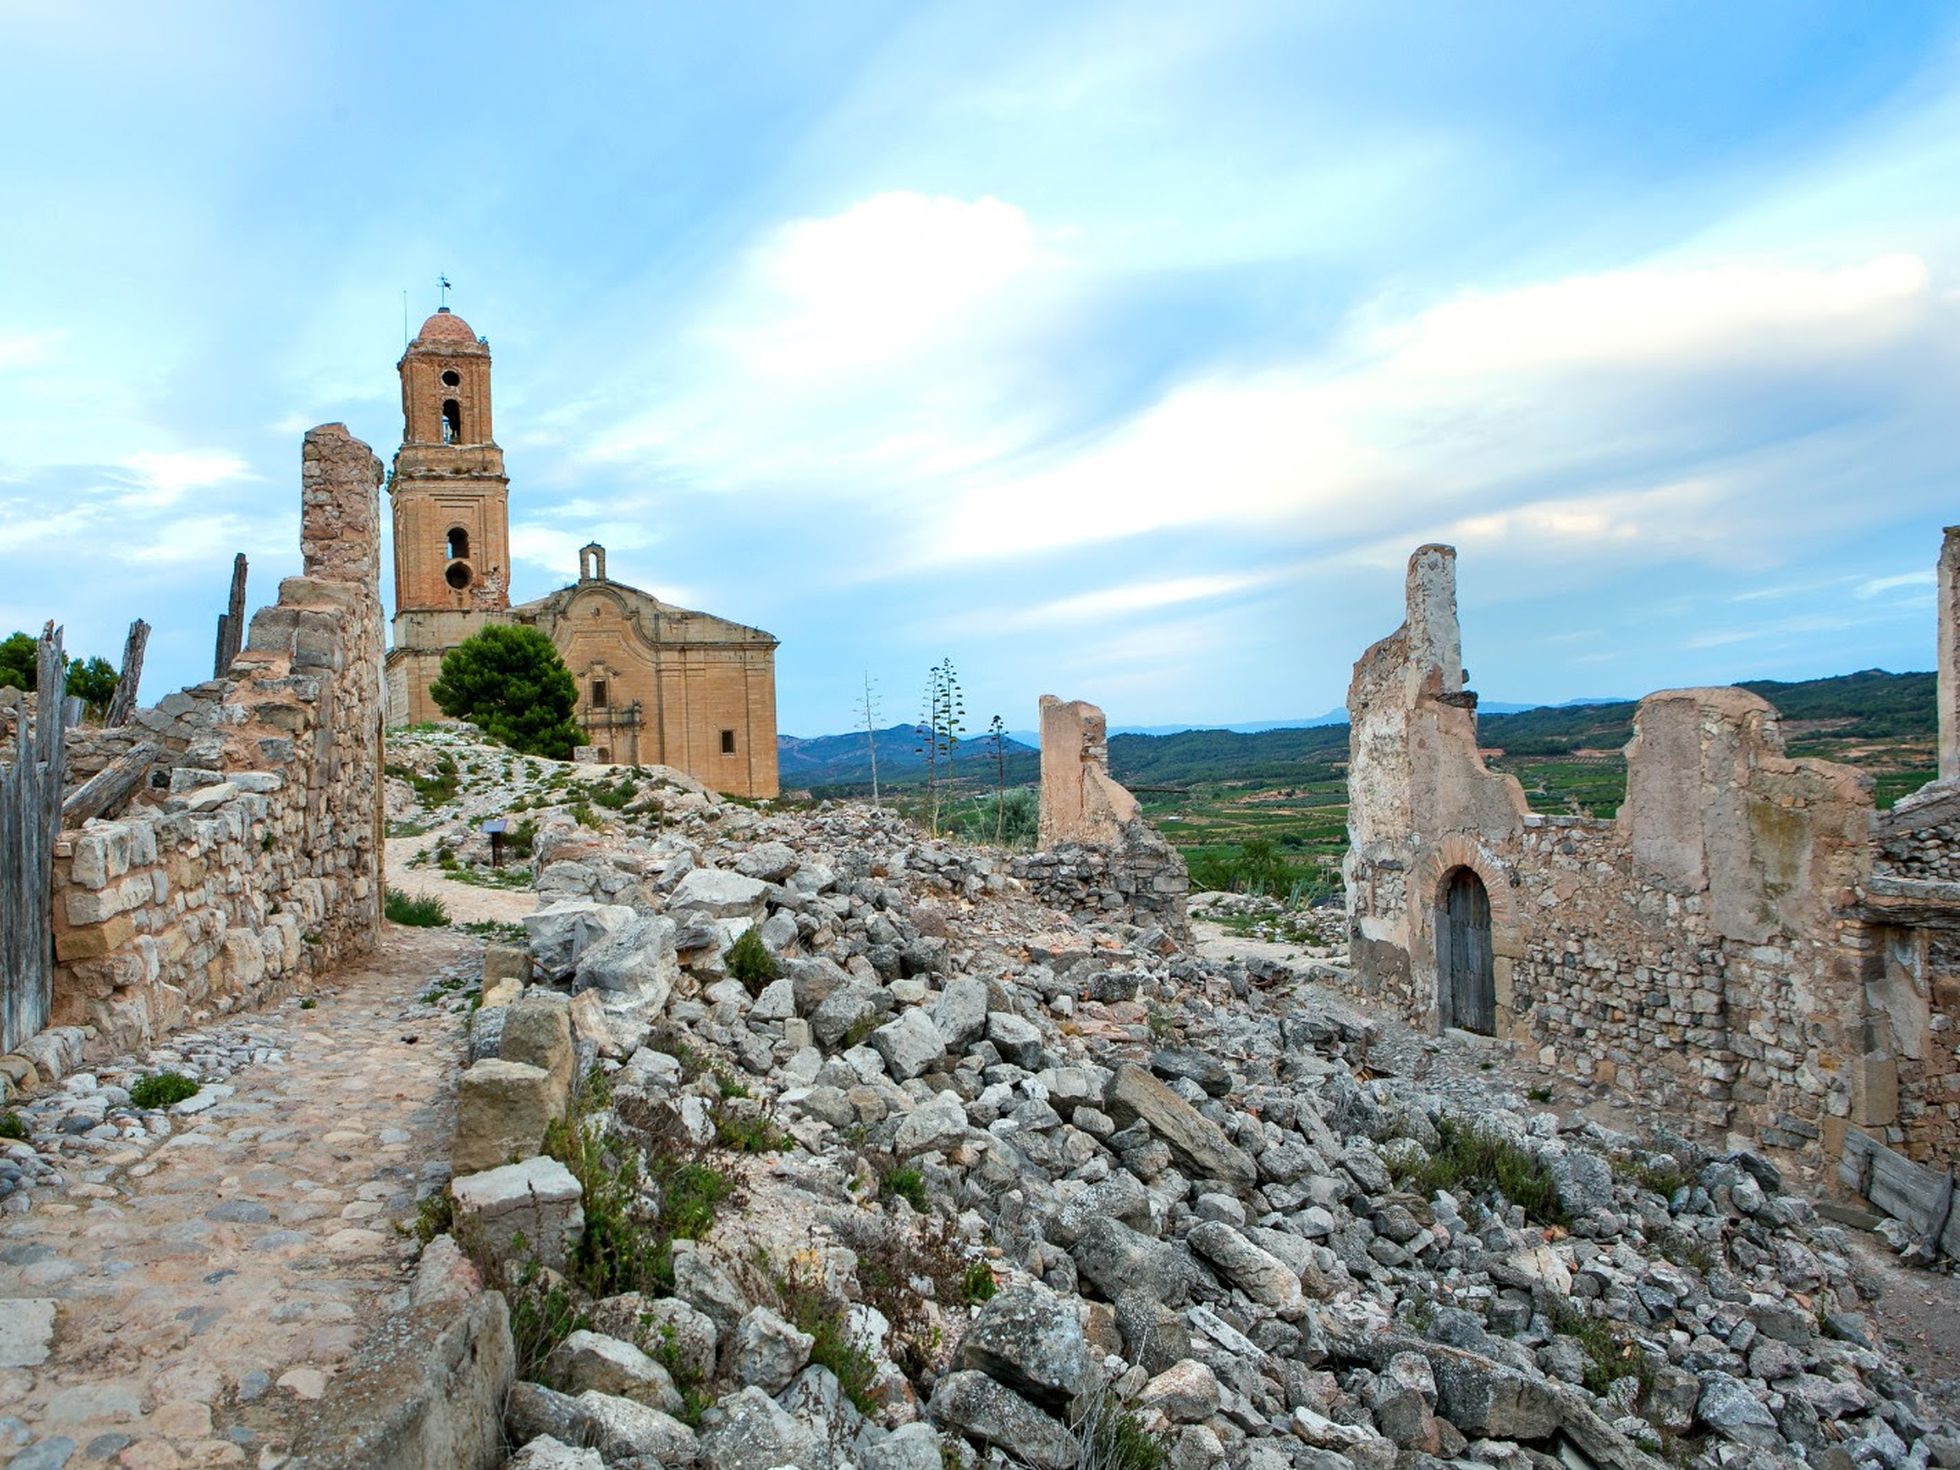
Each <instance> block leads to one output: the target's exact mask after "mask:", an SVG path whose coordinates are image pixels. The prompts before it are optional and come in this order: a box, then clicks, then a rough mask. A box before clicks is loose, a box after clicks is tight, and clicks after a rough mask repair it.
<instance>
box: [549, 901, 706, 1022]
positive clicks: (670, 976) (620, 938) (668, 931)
mask: <svg viewBox="0 0 1960 1470" xmlns="http://www.w3.org/2000/svg"><path fill="white" fill-rule="evenodd" d="M674 934H675V924H674V921H673V920H672V919H670V918H668V917H667V916H666V915H665V914H636V915H635V916H634V918H633V921H632V922H631V923H629V924H625V925H622V926H621V927H620V928H618V929H615V930H614V931H613V932H612V933H610V934H608V935H607V936H606V937H605V938H604V939H601V940H599V941H598V942H597V943H595V944H594V945H592V947H591V948H589V949H587V950H586V951H585V953H584V954H582V955H580V956H579V961H578V969H577V971H576V973H575V974H574V976H573V979H572V985H573V988H574V989H577V990H602V991H604V992H605V993H606V996H607V1000H608V1003H611V1004H619V1005H631V1006H634V1007H636V1008H639V1009H642V1010H645V1011H649V1012H658V1011H660V1010H662V1009H664V1008H665V1007H666V1004H667V997H668V996H670V995H672V994H673V993H674V982H675V981H677V980H679V979H680V974H681V962H680V957H679V955H678V954H677V953H676V952H675V950H674Z"/></svg>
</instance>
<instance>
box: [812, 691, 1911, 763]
mask: <svg viewBox="0 0 1960 1470" xmlns="http://www.w3.org/2000/svg"><path fill="white" fill-rule="evenodd" d="M1933 682H1934V680H1933V675H1931V674H1925V673H1910V674H1891V673H1887V672H1886V671H1885V670H1883V669H1865V670H1862V671H1860V672H1859V673H1855V674H1840V675H1837V676H1835V677H1832V678H1828V679H1807V680H1803V681H1801V682H1797V683H1780V682H1777V681H1774V680H1768V679H1758V680H1752V681H1749V682H1747V683H1744V684H1743V685H1742V686H1741V687H1742V688H1744V689H1748V690H1751V691H1752V692H1754V693H1757V694H1760V695H1762V696H1763V698H1765V699H1767V700H1768V701H1769V702H1770V703H1771V704H1773V705H1775V706H1776V707H1777V709H1778V710H1780V711H1781V712H1782V714H1783V718H1784V725H1785V732H1786V734H1787V735H1788V736H1789V737H1790V739H1791V743H1792V745H1799V744H1813V745H1814V744H1816V743H1817V742H1818V741H1819V740H1820V738H1821V739H1823V740H1826V741H1827V742H1829V743H1836V742H1840V741H1858V740H1865V741H1869V740H1889V739H1915V740H1916V739H1923V738H1930V737H1931V736H1932V735H1933V734H1934V732H1935V729H1936V726H1937V719H1936V716H1935V714H1934V691H1933ZM1634 708H1635V701H1633V700H1628V699H1603V700H1570V701H1568V702H1566V703H1564V704H1551V705H1518V704H1503V703H1497V702H1491V703H1479V705H1478V713H1479V715H1480V717H1481V718H1480V719H1479V722H1478V734H1479V736H1480V737H1481V739H1482V741H1483V743H1484V744H1485V745H1486V746H1490V747H1496V748H1499V749H1502V750H1503V751H1505V752H1506V753H1507V754H1509V755H1515V756H1531V757H1549V758H1557V757H1559V756H1567V755H1571V754H1573V753H1574V752H1577V751H1587V750H1612V751H1617V750H1618V749H1619V747H1621V746H1623V745H1625V744H1626V742H1627V740H1628V739H1629V738H1630V737H1631V735H1632V733H1633V712H1634ZM918 743H919V742H918V738H917V735H916V733H915V732H914V730H913V729H912V727H911V726H910V725H893V726H892V727H891V728H890V729H887V730H880V731H879V732H878V776H879V779H880V781H881V782H888V783H890V784H892V785H905V784H908V783H910V782H914V781H918V780H921V779H923V777H924V773H925V761H924V759H923V758H922V757H921V756H920V755H919V753H918ZM777 744H778V762H779V765H780V767H781V772H782V782H783V785H784V786H786V787H793V788H794V787H831V788H845V787H852V788H854V787H857V786H865V787H867V788H868V786H869V783H870V780H871V763H870V759H869V756H868V753H867V751H866V747H865V737H864V732H863V731H858V732H855V733H853V734H849V735H822V736H817V737H815V738H813V739H808V738H799V737H797V736H794V735H784V736H781V737H779V739H778V742H777ZM1346 759H1347V711H1346V710H1330V711H1329V712H1328V713H1326V714H1324V715H1319V716H1316V717H1314V718H1312V719H1303V720H1270V721H1257V722H1251V723H1247V724H1238V725H1225V726H1213V727H1210V728H1206V729H1198V728H1192V727H1187V726H1175V725H1174V726H1142V727H1129V728H1119V729H1118V730H1115V731H1112V732H1111V734H1110V740H1109V766H1110V773H1111V774H1112V775H1114V776H1115V777H1116V779H1117V780H1119V781H1122V782H1124V783H1126V784H1128V785H1131V786H1153V785H1154V786H1186V785H1189V784H1191V783H1193V782H1199V781H1252V782H1258V783H1284V782H1288V781H1294V780H1305V779H1308V777H1309V774H1310V773H1317V774H1320V775H1325V774H1326V772H1327V769H1328V768H1329V767H1330V766H1335V765H1338V764H1340V763H1342V762H1344V761H1346ZM956 760H957V765H956V771H957V773H958V775H959V776H960V778H961V781H962V784H965V783H966V782H967V781H968V780H969V779H972V780H975V781H977V782H983V783H984V784H991V783H992V781H993V777H994V771H993V767H992V763H991V751H990V750H988V749H987V744H986V738H985V737H984V736H982V737H978V738H968V739H967V740H965V741H963V742H962V743H961V745H960V748H959V752H958V755H957V758H956ZM1040 764H1041V761H1040V750H1039V737H1038V736H1036V735H1034V734H1032V733H1031V732H1027V731H1021V732H1016V733H1014V734H1012V735H1010V737H1009V738H1008V742H1007V762H1006V766H1007V771H1006V778H1007V782H1008V784H1009V785H1015V784H1021V783H1026V782H1031V781H1035V780H1038V779H1039V778H1040Z"/></svg>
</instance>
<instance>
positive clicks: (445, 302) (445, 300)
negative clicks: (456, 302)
mask: <svg viewBox="0 0 1960 1470" xmlns="http://www.w3.org/2000/svg"><path fill="white" fill-rule="evenodd" d="M436 280H437V281H438V282H439V283H440V284H441V286H442V301H441V303H440V304H441V306H442V309H443V310H444V311H447V310H449V277H448V276H437V277H436Z"/></svg>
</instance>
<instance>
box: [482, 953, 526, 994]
mask: <svg viewBox="0 0 1960 1470" xmlns="http://www.w3.org/2000/svg"><path fill="white" fill-rule="evenodd" d="M498 980H515V981H517V982H518V984H520V985H528V984H530V983H531V952H530V951H529V950H528V949H522V948H519V947H518V946H517V945H514V944H492V945H489V946H486V947H485V949H484V951H483V988H484V989H485V990H488V989H489V988H490V986H491V984H492V983H493V982H495V981H498Z"/></svg>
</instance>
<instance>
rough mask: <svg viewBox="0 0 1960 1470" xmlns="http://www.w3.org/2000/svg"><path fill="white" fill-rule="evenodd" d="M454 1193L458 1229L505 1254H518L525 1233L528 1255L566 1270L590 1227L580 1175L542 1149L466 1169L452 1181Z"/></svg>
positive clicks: (502, 1256)
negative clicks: (514, 1161) (532, 1154)
mask: <svg viewBox="0 0 1960 1470" xmlns="http://www.w3.org/2000/svg"><path fill="white" fill-rule="evenodd" d="M449 1193H450V1196H451V1198H452V1199H453V1200H454V1201H455V1207H456V1226H457V1229H458V1230H464V1231H467V1232H468V1233H469V1234H471V1235H473V1236H474V1237H475V1238H476V1239H477V1240H479V1241H481V1242H482V1243H483V1245H484V1246H485V1247H486V1248H488V1250H489V1251H490V1253H491V1254H492V1255H493V1256H496V1257H498V1258H499V1259H509V1258H512V1257H514V1256H516V1255H517V1253H518V1252H517V1237H518V1236H520V1235H521V1236H523V1238H524V1242H525V1247H524V1250H525V1254H526V1255H527V1256H535V1257H536V1258H537V1260H538V1263H539V1264H540V1265H544V1266H549V1267H551V1268H552V1269H553V1270H561V1269H563V1267H564V1265H565V1261H566V1259H567V1258H568V1257H569V1256H570V1254H571V1252H572V1249H573V1248H574V1247H575V1246H576V1245H577V1244H578V1239H579V1235H580V1234H581V1232H583V1231H584V1229H585V1210H584V1206H583V1204H582V1202H581V1196H580V1190H579V1185H578V1180H576V1179H574V1178H573V1177H572V1173H571V1170H569V1169H567V1168H566V1167H565V1166H564V1165H563V1164H561V1163H559V1162H558V1160H556V1159H551V1158H546V1157H544V1156H543V1155H542V1154H541V1155H539V1156H538V1157H536V1158H531V1159H526V1160H525V1161H524V1162H523V1163H521V1164H505V1165H503V1166H502V1167H500V1168H496V1169H486V1170H484V1171H483V1172H481V1173H477V1174H464V1175H460V1176H458V1177H457V1178H455V1179H452V1180H451V1181H450V1183H449Z"/></svg>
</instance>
